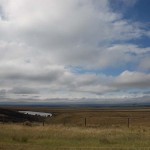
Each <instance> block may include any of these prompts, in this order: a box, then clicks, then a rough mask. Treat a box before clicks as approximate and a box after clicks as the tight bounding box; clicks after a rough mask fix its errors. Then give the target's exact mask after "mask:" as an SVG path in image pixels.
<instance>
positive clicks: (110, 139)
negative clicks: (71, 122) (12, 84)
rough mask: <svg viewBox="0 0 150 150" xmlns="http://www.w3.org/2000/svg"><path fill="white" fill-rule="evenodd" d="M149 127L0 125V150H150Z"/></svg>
mask: <svg viewBox="0 0 150 150" xmlns="http://www.w3.org/2000/svg"><path fill="white" fill-rule="evenodd" d="M149 129H150V128H149V127H145V128H142V127H141V128H130V129H128V128H84V127H64V126H61V125H57V126H56V125H49V126H48V125H47V126H44V127H43V126H32V127H28V126H24V125H21V124H20V125H14V124H4V125H0V150H12V149H15V150H48V149H54V150H59V149H60V150H61V149H63V150H65V149H66V150H76V149H80V150H82V149H90V150H93V149H104V150H105V149H110V150H113V149H114V150H117V149H118V150H121V149H131V150H132V149H133V150H138V149H139V150H140V149H142V150H144V149H145V150H149V149H150V130H149Z"/></svg>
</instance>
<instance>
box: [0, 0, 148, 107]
mask: <svg viewBox="0 0 150 150" xmlns="http://www.w3.org/2000/svg"><path fill="white" fill-rule="evenodd" d="M149 8H150V1H149V0H55V1H54V0H44V1H43V0H0V103H2V102H18V103H23V102H27V103H29V102H35V103H38V102H49V103H71V102H72V103H100V104H101V103H112V104H116V103H144V102H150V9H149Z"/></svg>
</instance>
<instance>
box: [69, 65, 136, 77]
mask: <svg viewBox="0 0 150 150" xmlns="http://www.w3.org/2000/svg"><path fill="white" fill-rule="evenodd" d="M66 68H67V69H69V70H70V71H71V72H72V73H74V74H96V75H106V76H118V75H120V74H121V73H122V72H124V71H125V70H128V71H135V68H136V67H135V64H131V63H128V64H126V65H125V66H121V67H117V68H114V67H106V68H103V69H101V68H99V69H86V68H83V67H80V66H69V67H66Z"/></svg>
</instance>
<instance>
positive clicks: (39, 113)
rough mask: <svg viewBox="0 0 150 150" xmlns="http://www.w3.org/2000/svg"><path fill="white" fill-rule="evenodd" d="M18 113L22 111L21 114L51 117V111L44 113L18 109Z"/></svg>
mask: <svg viewBox="0 0 150 150" xmlns="http://www.w3.org/2000/svg"><path fill="white" fill-rule="evenodd" d="M19 112H20V113H23V114H29V115H39V116H42V117H48V116H50V117H52V114H51V113H45V112H36V111H19Z"/></svg>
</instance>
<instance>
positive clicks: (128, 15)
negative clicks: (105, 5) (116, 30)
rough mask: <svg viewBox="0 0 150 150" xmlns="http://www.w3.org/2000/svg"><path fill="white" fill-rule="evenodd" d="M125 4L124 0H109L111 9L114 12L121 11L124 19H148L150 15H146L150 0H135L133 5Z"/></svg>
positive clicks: (149, 11) (149, 12) (146, 20)
mask: <svg viewBox="0 0 150 150" xmlns="http://www.w3.org/2000/svg"><path fill="white" fill-rule="evenodd" d="M131 1H132V0H131ZM130 3H131V2H130ZM126 4H127V2H126ZM126 4H125V1H121V0H110V6H111V8H112V10H113V11H115V12H121V13H122V14H123V18H124V19H131V20H134V21H140V22H149V21H150V17H149V15H148V14H150V0H137V2H136V3H135V4H134V5H126ZM128 4H129V2H128ZM131 4H132V3H131Z"/></svg>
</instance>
